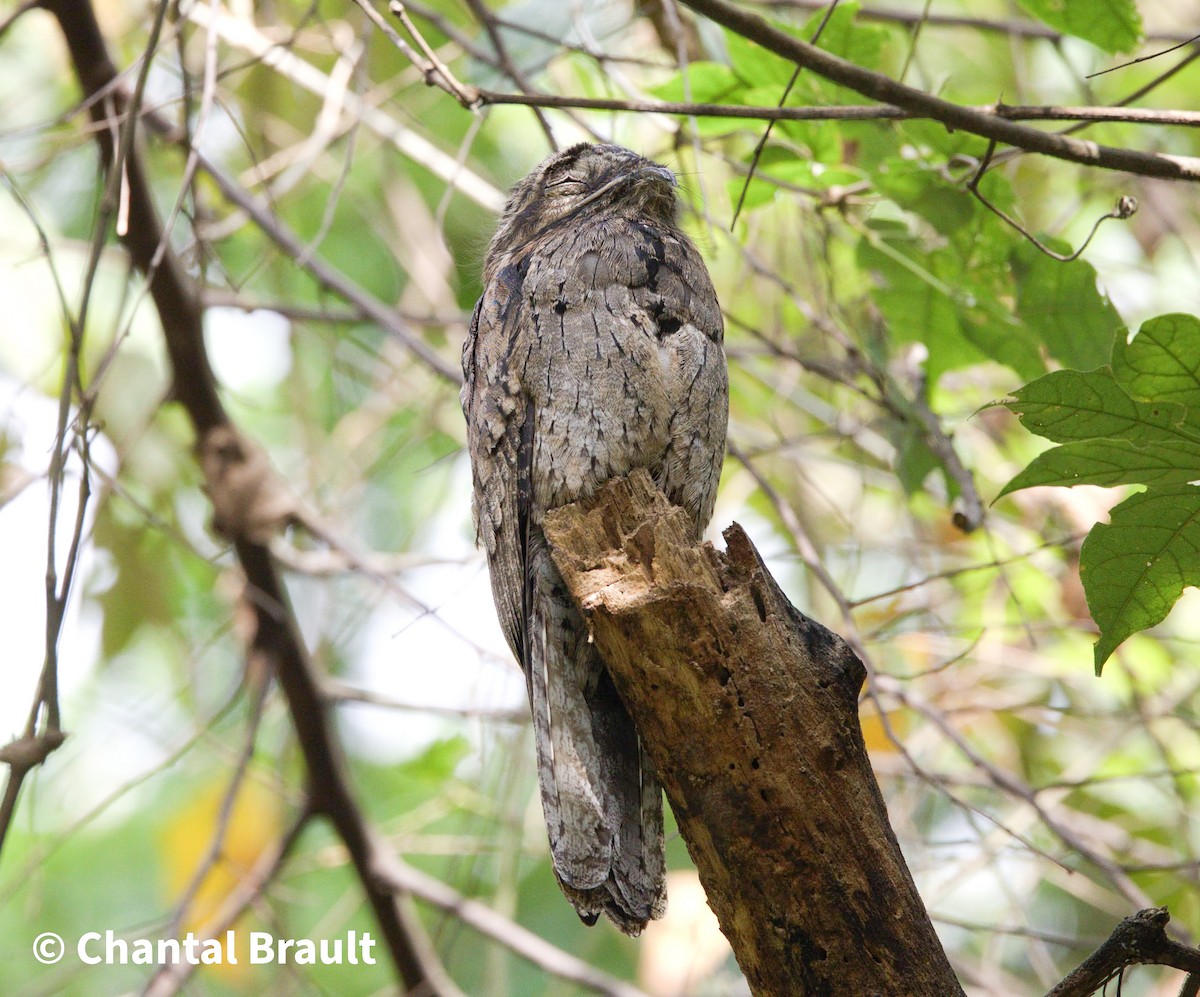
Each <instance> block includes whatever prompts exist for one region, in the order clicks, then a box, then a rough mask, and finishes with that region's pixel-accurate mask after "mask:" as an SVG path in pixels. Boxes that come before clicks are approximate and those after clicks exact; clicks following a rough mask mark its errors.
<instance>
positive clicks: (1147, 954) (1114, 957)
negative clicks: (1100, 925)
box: [1046, 907, 1200, 997]
mask: <svg viewBox="0 0 1200 997" xmlns="http://www.w3.org/2000/svg"><path fill="white" fill-rule="evenodd" d="M1170 920H1171V915H1170V914H1168V913H1167V908H1166V907H1151V908H1148V909H1146V910H1140V911H1138V912H1137V913H1136V914H1131V915H1130V916H1129V917H1127V918H1125V920H1123V921H1122V922H1121V923H1120V924H1118V925H1117V926H1116V928H1114V929H1113V933H1112V934H1111V935H1110V936H1109V937H1108V940H1107V941H1105V942H1104V944H1103V945H1101V946H1100V947H1099V948H1098V949H1096V951H1095V952H1093V953H1092V954H1091V955H1090V956H1088V957H1087V959H1085V960H1084V961H1083V962H1082V963H1081V964H1080V966H1079V967H1078V968H1077V969H1075V970H1074V971H1073V972H1071V973H1070V974H1069V975H1068V976H1067V977H1066V978H1065V979H1064V980H1063V981H1062V982H1061V983H1059V984H1058V986H1056V987H1055V988H1054V989H1053V990H1051V991H1050V992H1049V993H1048V994H1047V995H1046V997H1088V995H1089V994H1094V993H1095V992H1096V991H1097V990H1100V989H1101V988H1102V987H1103V986H1104V985H1105V984H1106V983H1107V982H1108V981H1110V980H1112V979H1114V978H1116V977H1117V976H1119V975H1120V974H1121V972H1122V971H1123V970H1124V969H1125V968H1126V967H1128V966H1144V965H1154V966H1172V967H1174V968H1175V969H1182V970H1184V971H1186V972H1188V973H1193V974H1195V973H1200V949H1195V948H1192V947H1191V946H1189V945H1182V944H1180V943H1179V942H1177V941H1174V940H1173V939H1170V938H1168V937H1167V932H1166V927H1167V922H1168V921H1170Z"/></svg>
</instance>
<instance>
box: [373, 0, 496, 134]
mask: <svg viewBox="0 0 1200 997" xmlns="http://www.w3.org/2000/svg"><path fill="white" fill-rule="evenodd" d="M388 9H389V10H390V11H391V12H392V13H393V14H395V15H396V18H397V19H398V20H399V21H400V23H401V24H403V25H404V30H406V31H407V32H408V33H409V34H410V35H411V36H412V39H413V41H415V42H416V43H417V47H418V48H419V49H420V50H421V51H422V52H423V53H424V55H425V59H426V61H425V62H421V61H420V60H418V59H415V58H414V55H413V54H410V53H412V49H409V50H408V52H407V53H406V54H409V57H410V58H413V64H414V65H415V66H416V67H417V68H418V69H420V70H421V73H422V75H423V76H424V77H425V82H426V83H427V84H429V85H430V86H439V87H441V88H442V89H443V90H445V91H446V92H447V93H449V94H450V95H451V96H452V97H453V98H454V99H455V100H457V101H458V102H459V103H460V104H462V106H463V107H465V108H466V109H467V110H469V111H470V110H474V109H475V108H476V107H478V106H479V90H478V88H476V87H473V86H471V85H470V84H467V83H461V82H459V80H458V79H456V78H455V76H454V74H453V73H452V72H450V68H449V67H448V66H447V65H446V64H445V63H444V62H442V60H441V59H439V58H438V54H437V53H436V52H435V51H434V50H433V47H432V46H431V45H430V44H429V42H427V41H426V40H425V36H424V35H422V34H421V32H420V30H419V29H418V28H417V26H416V25H415V24H413V22H412V18H410V17H409V16H408V12H407V11H406V10H405V9H404V4H402V3H401V2H400V0H391V3H389V4H388ZM389 37H390V36H389ZM439 77H440V78H441V79H440V82H439V79H438V78H439Z"/></svg>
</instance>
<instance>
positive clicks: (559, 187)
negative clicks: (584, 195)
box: [545, 173, 587, 194]
mask: <svg viewBox="0 0 1200 997" xmlns="http://www.w3.org/2000/svg"><path fill="white" fill-rule="evenodd" d="M586 188H587V184H585V183H584V182H583V181H582V180H581V179H580V178H579V177H577V176H575V175H574V174H571V173H568V174H567V175H566V176H561V177H555V178H554V179H553V180H548V181H546V188H545V190H546V193H547V194H578V193H581V192H582V191H584V190H585V189H586Z"/></svg>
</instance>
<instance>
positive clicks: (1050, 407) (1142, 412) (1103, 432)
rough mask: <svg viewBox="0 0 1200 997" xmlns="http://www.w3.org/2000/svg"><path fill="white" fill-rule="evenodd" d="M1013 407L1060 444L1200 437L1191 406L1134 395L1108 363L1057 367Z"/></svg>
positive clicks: (1011, 404)
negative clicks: (1090, 367)
mask: <svg viewBox="0 0 1200 997" xmlns="http://www.w3.org/2000/svg"><path fill="white" fill-rule="evenodd" d="M1008 407H1009V408H1010V409H1012V411H1013V412H1015V413H1016V414H1017V415H1018V416H1019V417H1020V419H1021V423H1022V425H1024V426H1025V428H1026V429H1028V430H1029V431H1030V432H1031V433H1036V434H1037V435H1038V436H1044V437H1045V438H1046V439H1048V440H1053V441H1054V442H1055V443H1067V442H1070V441H1072V440H1094V439H1098V438H1101V437H1108V438H1111V439H1121V440H1128V441H1129V442H1131V443H1136V444H1139V445H1141V446H1149V445H1153V444H1157V443H1160V442H1164V441H1165V442H1168V443H1178V442H1184V443H1198V442H1200V424H1198V423H1197V422H1196V420H1195V416H1193V415H1192V414H1191V413H1189V412H1188V410H1187V409H1185V408H1184V407H1183V406H1182V405H1177V404H1175V403H1173V402H1143V401H1137V400H1135V399H1133V398H1130V397H1129V396H1128V395H1127V394H1125V392H1124V391H1122V390H1121V386H1120V385H1119V384H1118V383H1117V382H1116V380H1115V379H1114V377H1113V373H1112V370H1111V368H1109V367H1101V368H1099V369H1098V370H1092V371H1086V372H1085V371H1079V370H1056V371H1053V372H1052V373H1050V374H1046V375H1045V376H1044V377H1039V378H1038V379H1037V380H1036V381H1031V382H1030V383H1029V384H1027V385H1025V387H1023V388H1021V389H1020V390H1018V391H1016V392H1014V394H1013V401H1011V402H1009V403H1008Z"/></svg>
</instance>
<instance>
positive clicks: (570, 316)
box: [461, 143, 729, 935]
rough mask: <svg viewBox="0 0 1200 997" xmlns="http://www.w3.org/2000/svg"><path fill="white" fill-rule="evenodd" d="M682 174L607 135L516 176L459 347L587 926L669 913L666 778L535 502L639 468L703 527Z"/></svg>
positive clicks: (568, 883) (716, 351) (715, 433)
mask: <svg viewBox="0 0 1200 997" xmlns="http://www.w3.org/2000/svg"><path fill="white" fill-rule="evenodd" d="M677 189H678V187H677V182H676V179H675V175H674V174H673V173H672V171H671V170H669V169H668V168H666V167H664V166H661V165H659V164H658V163H656V162H653V161H651V160H649V159H645V158H643V157H642V156H640V155H638V154H637V153H635V152H632V151H630V150H629V149H626V148H623V147H621V146H617V145H609V144H590V143H580V144H578V145H574V146H572V147H570V148H568V149H565V150H563V151H561V152H558V153H555V154H553V155H551V156H549V157H548V158H547V159H545V160H544V161H543V162H542V163H541V164H540V165H539V166H537V167H536V168H534V169H533V170H532V171H531V172H530V173H529V174H528V175H527V176H525V177H524V178H523V179H522V180H520V181H519V182H518V183H517V184H516V185H515V186H514V187H513V188H512V190H511V192H510V194H509V197H508V199H507V201H506V204H505V207H504V210H503V212H502V215H501V218H500V221H499V225H498V227H497V229H496V232H495V235H494V236H493V238H492V240H491V242H490V243H489V245H488V248H487V251H486V253H485V256H484V262H483V281H482V283H483V291H482V294H481V295H480V297H479V300H478V302H477V303H476V305H475V309H474V312H473V314H472V317H471V321H470V325H469V329H468V334H467V338H466V341H465V342H464V345H463V356H462V361H463V388H462V395H461V400H462V405H463V412H464V415H465V417H466V422H467V449H468V452H469V455H470V461H471V472H472V489H473V496H472V518H473V521H474V525H475V530H476V536H477V541H478V542H479V543H480V544H481V545H482V546H483V548H484V550H485V552H486V555H487V562H488V569H489V575H490V578H491V588H492V595H493V598H494V601H495V605H496V612H497V615H498V617H499V620H500V624H501V629H502V630H503V631H504V635H505V638H506V639H507V641H508V645H509V647H510V648H511V649H512V652H513V655H514V657H515V658H516V660H517V662H518V663H519V664H520V666H521V669H522V670H523V672H524V676H525V681H526V689H527V692H528V694H529V701H530V708H531V713H532V719H533V732H534V743H535V749H536V754H537V771H538V783H539V789H540V795H541V802H542V808H543V811H544V814H545V818H546V827H547V833H548V836H549V840H550V852H551V857H552V861H553V868H554V873H555V876H556V877H557V879H558V882H559V885H560V887H561V888H562V891H563V893H564V894H565V895H566V897H567V899H568V900H569V901H570V902H571V904H572V905H573V906H574V907H575V910H576V912H577V913H578V915H579V917H580V918H581V919H582V920H583V921H584V923H586V924H589V925H591V924H594V923H595V922H596V920H597V919H598V917H599V915H600V914H604V915H605V916H606V917H607V918H608V919H609V920H610V921H612V922H613V924H614V925H616V927H617V928H618V929H620V930H621V931H623V932H624V933H626V934H629V935H637V934H639V933H640V932H641V931H642V929H643V928H644V927H645V926H646V924H647V923H648V921H650V920H651V919H654V918H658V917H661V916H662V915H663V913H664V912H665V908H666V886H665V857H664V850H663V809H662V808H663V804H662V790H661V788H660V784H659V781H658V779H657V778H656V776H655V773H654V768H653V765H652V763H651V761H650V759H649V757H648V755H647V753H646V752H645V750H644V748H643V746H642V742H641V739H640V738H639V736H638V732H637V729H636V727H635V726H634V723H633V721H632V719H631V718H630V715H629V713H628V711H627V710H626V708H625V706H624V705H623V703H622V702H621V700H620V698H619V697H618V695H617V692H616V689H615V687H614V685H613V681H612V679H611V677H610V676H609V674H608V671H607V668H606V666H605V664H604V662H603V660H602V658H601V657H600V654H599V652H598V651H597V649H596V647H595V645H594V644H593V643H592V642H591V641H590V640H589V636H588V629H587V625H586V623H585V621H584V619H583V617H582V616H581V614H580V612H579V610H578V609H577V608H576V607H575V605H574V603H573V602H572V600H571V597H570V594H569V593H568V591H567V588H566V585H565V584H564V582H563V580H562V577H561V576H560V574H559V572H558V570H557V568H556V567H555V565H554V563H553V561H552V559H551V556H550V551H549V548H548V546H547V542H546V537H545V535H544V533H543V529H542V521H543V517H544V516H545V514H546V513H547V512H548V511H550V510H552V509H555V508H558V507H560V506H564V505H567V504H570V503H572V502H576V501H579V500H581V499H585V498H588V497H589V496H591V495H592V494H593V493H595V492H596V491H597V490H598V489H599V488H600V487H601V486H603V485H604V484H605V482H607V481H609V480H611V479H613V478H618V477H621V476H623V475H626V474H629V473H630V472H631V471H633V470H635V469H638V468H645V469H646V470H647V471H648V472H649V473H650V474H651V476H652V477H653V479H654V481H655V483H656V485H657V486H658V488H659V489H660V490H661V491H662V492H663V493H664V494H665V495H666V497H667V498H668V500H670V501H671V502H672V503H673V504H674V505H676V506H679V507H680V508H682V509H683V510H685V512H686V513H687V514H688V517H689V521H690V523H691V525H692V527H693V531H694V534H695V538H696V539H697V540H699V539H700V536H701V534H702V533H703V531H704V528H705V526H706V525H707V523H708V521H709V519H710V518H711V516H712V512H713V505H714V502H715V499H716V493H717V483H718V480H719V477H720V472H721V465H722V463H723V460H724V455H725V434H726V428H727V423H728V408H729V386H728V374H727V369H726V359H725V353H724V347H723V339H724V324H723V320H722V317H721V308H720V305H719V303H718V301H717V295H716V291H715V290H714V288H713V284H712V280H711V278H710V276H709V273H708V270H707V268H706V267H705V264H704V261H703V259H702V257H701V255H700V253H699V251H698V250H697V249H696V247H695V246H694V245H693V243H692V242H691V241H690V240H689V238H688V237H687V236H686V235H685V234H684V233H683V231H682V230H681V228H680V223H679V203H678V196H677Z"/></svg>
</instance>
